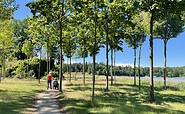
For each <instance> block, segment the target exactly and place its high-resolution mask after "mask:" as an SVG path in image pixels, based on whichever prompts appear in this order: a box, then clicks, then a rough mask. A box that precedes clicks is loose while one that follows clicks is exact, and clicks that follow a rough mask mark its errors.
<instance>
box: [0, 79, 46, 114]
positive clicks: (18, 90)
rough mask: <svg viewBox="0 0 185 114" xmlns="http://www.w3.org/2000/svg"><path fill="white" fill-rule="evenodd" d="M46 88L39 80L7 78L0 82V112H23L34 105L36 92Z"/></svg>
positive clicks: (12, 113)
mask: <svg viewBox="0 0 185 114" xmlns="http://www.w3.org/2000/svg"><path fill="white" fill-rule="evenodd" d="M45 88H46V84H45V82H41V84H38V81H37V80H20V79H5V80H2V82H1V83H0V113H1V114H16V113H18V114H19V113H22V112H23V111H24V110H26V108H29V107H32V105H33V103H34V101H33V100H34V97H35V94H36V93H38V92H39V91H42V90H43V89H45Z"/></svg>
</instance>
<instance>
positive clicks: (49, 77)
mask: <svg viewBox="0 0 185 114" xmlns="http://www.w3.org/2000/svg"><path fill="white" fill-rule="evenodd" d="M51 79H52V75H51V72H49V74H48V75H47V89H48V88H49V85H50V89H52V88H51Z"/></svg>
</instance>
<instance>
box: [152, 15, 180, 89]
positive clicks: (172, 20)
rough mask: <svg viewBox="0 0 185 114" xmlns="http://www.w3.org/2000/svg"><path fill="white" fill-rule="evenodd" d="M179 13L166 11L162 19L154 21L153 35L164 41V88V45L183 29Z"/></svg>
mask: <svg viewBox="0 0 185 114" xmlns="http://www.w3.org/2000/svg"><path fill="white" fill-rule="evenodd" d="M181 15H182V14H181V13H180V14H178V13H177V12H176V13H166V15H165V17H164V19H162V20H159V21H158V22H156V26H157V27H156V30H155V36H156V38H159V39H162V40H163V41H164V89H166V74H167V73H166V45H167V42H168V41H169V39H171V38H176V37H177V36H178V35H179V34H180V33H181V32H183V30H184V28H183V27H184V22H183V20H182V19H181Z"/></svg>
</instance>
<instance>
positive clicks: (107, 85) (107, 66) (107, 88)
mask: <svg viewBox="0 0 185 114" xmlns="http://www.w3.org/2000/svg"><path fill="white" fill-rule="evenodd" d="M106 15H107V13H106ZM108 39H109V38H108V23H106V91H108V90H109V77H108V76H109V57H108Z"/></svg>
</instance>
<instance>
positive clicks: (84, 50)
mask: <svg viewBox="0 0 185 114" xmlns="http://www.w3.org/2000/svg"><path fill="white" fill-rule="evenodd" d="M85 51H86V50H85V43H84V53H83V85H84V86H85Z"/></svg>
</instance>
